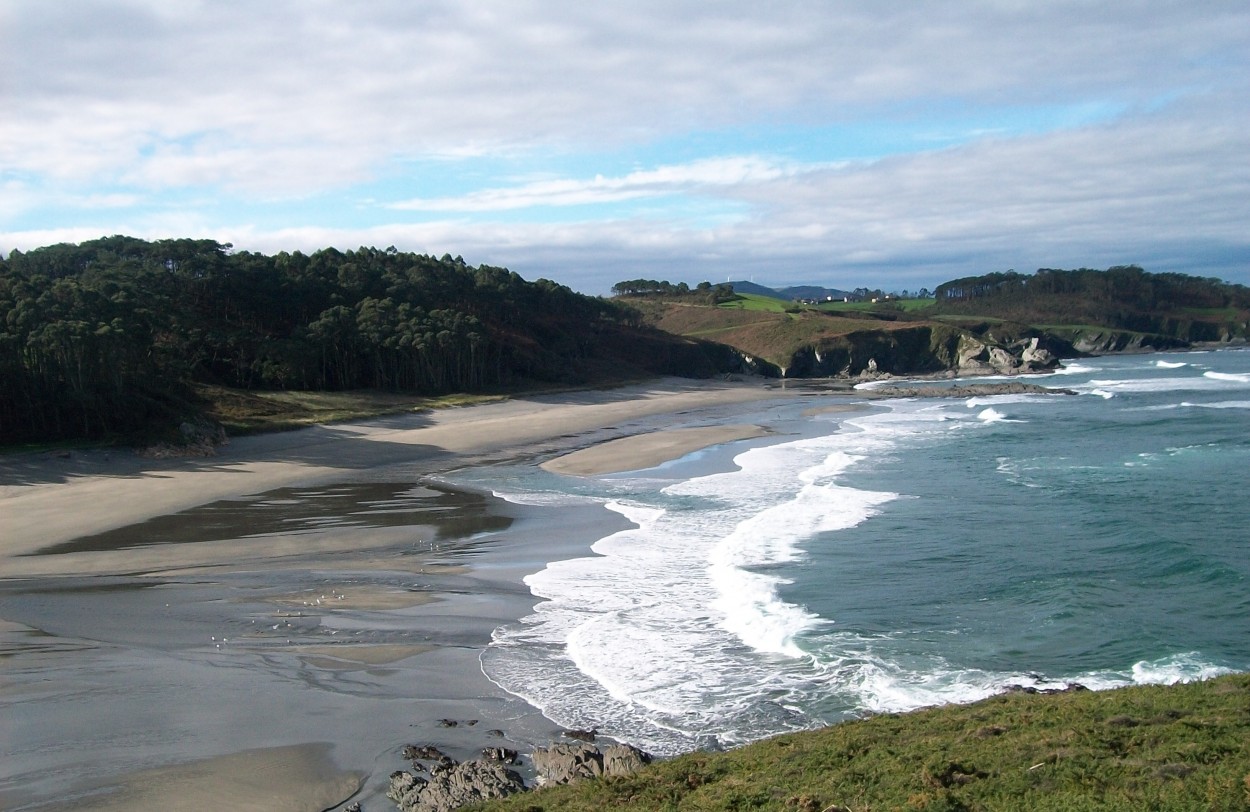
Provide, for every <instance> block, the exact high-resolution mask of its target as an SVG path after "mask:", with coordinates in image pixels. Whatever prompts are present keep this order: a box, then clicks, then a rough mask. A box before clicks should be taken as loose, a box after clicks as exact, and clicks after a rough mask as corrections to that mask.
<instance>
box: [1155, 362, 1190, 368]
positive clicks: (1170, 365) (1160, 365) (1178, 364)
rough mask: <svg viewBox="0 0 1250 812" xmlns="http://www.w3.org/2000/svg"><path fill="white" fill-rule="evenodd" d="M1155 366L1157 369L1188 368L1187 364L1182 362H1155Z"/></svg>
mask: <svg viewBox="0 0 1250 812" xmlns="http://www.w3.org/2000/svg"><path fill="white" fill-rule="evenodd" d="M1155 366H1157V367H1158V368H1159V369H1180V368H1181V367H1185V366H1189V364H1187V363H1185V362H1184V361H1155Z"/></svg>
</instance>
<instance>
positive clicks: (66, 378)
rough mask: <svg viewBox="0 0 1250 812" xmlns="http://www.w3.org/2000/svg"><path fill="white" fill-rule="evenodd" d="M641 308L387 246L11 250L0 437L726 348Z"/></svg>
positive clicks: (614, 368) (2, 287)
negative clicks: (666, 327) (248, 397)
mask: <svg viewBox="0 0 1250 812" xmlns="http://www.w3.org/2000/svg"><path fill="white" fill-rule="evenodd" d="M635 320H636V314H634V313H633V312H632V311H630V310H629V309H628V308H627V307H625V306H624V305H622V304H620V303H616V302H613V301H610V300H604V299H600V298H595V297H589V296H583V295H580V294H577V293H574V292H573V291H571V290H570V289H568V288H567V287H564V286H562V285H558V284H556V283H554V282H551V281H549V280H545V279H540V280H538V281H536V282H527V281H525V280H523V279H522V278H521V277H520V276H518V275H517V274H515V273H512V272H510V271H508V270H506V269H504V268H496V267H489V266H485V265H483V266H479V267H472V266H469V265H467V264H466V263H465V262H464V261H463V260H462V259H460V258H459V257H455V258H453V257H450V256H444V257H442V258H441V259H436V258H434V257H430V256H424V255H417V254H411V253H402V252H399V251H396V250H395V249H393V248H391V249H386V250H379V249H375V248H361V249H359V250H357V251H347V252H341V251H338V250H335V249H333V248H328V249H325V250H322V251H317V252H316V253H313V254H311V255H305V254H302V253H299V252H295V253H286V252H283V253H280V254H277V255H275V256H265V255H261V254H254V253H249V252H246V251H240V252H234V251H232V250H231V246H229V245H222V244H218V243H216V242H213V241H211V240H188V239H182V240H160V241H157V242H146V241H143V240H138V239H133V238H128V237H109V238H105V239H100V240H93V241H90V242H85V243H82V244H80V245H68V244H62V245H54V246H50V247H47V248H40V249H37V250H33V251H29V252H27V253H22V252H19V251H14V252H12V254H11V255H10V256H9V257H8V258H7V260H0V380H2V381H3V386H0V443H14V442H24V441H36V440H37V441H45V440H49V439H82V438H98V437H117V436H125V435H128V434H135V433H147V432H149V431H150V430H151V428H152V427H153V426H160V425H168V424H170V423H171V421H172V422H174V424H175V425H176V421H177V420H179V419H182V416H183V415H187V414H194V413H195V412H196V403H195V396H194V387H193V385H194V384H196V383H212V384H221V385H226V386H231V387H239V388H243V389H311V390H342V389H356V388H374V389H381V390H390V391H400V392H412V393H419V394H437V393H443V392H452V391H456V392H482V391H492V390H498V389H503V388H507V387H514V386H518V385H523V384H526V383H532V382H557V383H580V382H585V381H591V380H596V379H601V378H602V376H603V375H604V374H605V371H606V372H607V373H610V374H615V375H618V376H625V375H629V374H631V373H632V374H644V373H652V374H654V373H667V372H674V371H677V370H678V369H681V370H687V371H688V370H694V371H696V372H699V373H702V374H711V373H713V372H715V371H717V369H716V366H717V364H719V363H720V362H721V361H724V360H725V359H724V358H716V357H712V356H715V352H712V353H711V354H710V355H709V354H708V353H704V352H701V351H695V352H688V350H690V348H691V347H692V346H693V343H692V342H688V341H686V342H682V341H680V340H677V339H674V338H672V337H667V336H659V335H656V334H653V333H648V332H647V331H645V330H642V329H641V328H639V327H637V325H636V324H635V323H634V322H635ZM701 349H703V348H699V347H695V350H701ZM683 353H684V354H683Z"/></svg>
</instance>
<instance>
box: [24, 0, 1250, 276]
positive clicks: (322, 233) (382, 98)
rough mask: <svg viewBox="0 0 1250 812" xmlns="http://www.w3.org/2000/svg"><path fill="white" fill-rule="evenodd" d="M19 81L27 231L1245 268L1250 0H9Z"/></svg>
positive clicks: (651, 255)
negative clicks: (611, 0)
mask: <svg viewBox="0 0 1250 812" xmlns="http://www.w3.org/2000/svg"><path fill="white" fill-rule="evenodd" d="M618 6H619V7H618ZM0 99H2V100H3V102H4V105H3V107H4V114H3V116H2V117H0V251H8V250H11V249H13V248H19V249H23V250H26V249H30V248H34V247H37V246H40V245H46V244H50V243H54V242H60V241H80V240H85V239H91V238H94V237H99V236H104V235H108V234H117V233H121V234H131V235H134V236H139V237H145V238H149V239H158V238H162V237H184V236H189V237H205V238H210V239H216V240H219V241H222V242H230V243H233V244H234V245H235V246H236V248H237V249H240V250H252V251H260V252H264V253H273V252H277V251H282V250H303V251H313V250H316V249H318V248H322V247H326V246H330V245H333V246H336V247H339V248H344V249H346V248H353V247H357V246H360V245H376V246H378V247H385V246H389V245H394V246H396V247H398V248H400V249H402V250H408V251H417V252H422V253H431V254H436V255H442V254H443V253H451V254H453V255H454V254H459V255H462V256H463V257H464V258H465V259H466V260H467V261H469V262H470V263H474V264H477V263H490V264H496V265H504V266H507V267H509V268H512V269H513V270H515V271H517V272H518V273H520V274H521V275H522V276H524V277H526V278H529V279H534V278H538V277H546V278H550V279H554V280H556V281H559V282H562V283H564V284H567V285H569V286H571V287H573V288H574V289H577V290H581V291H584V292H587V293H605V292H607V291H608V290H609V289H610V287H611V285H612V284H613V283H614V282H615V281H619V280H620V279H625V278H636V277H639V276H645V277H652V278H661V279H670V280H672V281H687V282H690V283H692V284H693V283H695V282H698V281H702V280H704V279H709V280H713V281H721V280H724V279H731V278H733V279H737V278H752V279H754V280H755V281H757V282H760V283H763V284H773V285H778V286H783V285H790V284H824V285H829V286H832V287H858V286H861V285H866V286H869V287H882V288H886V289H895V290H897V289H903V288H910V289H913V290H914V289H917V288H920V287H926V286H927V287H934V286H936V285H937V284H938V283H940V282H942V281H945V280H946V279H950V278H953V277H956V276H964V275H968V274H973V273H984V272H988V271H995V270H1005V269H1007V268H1015V269H1016V270H1020V271H1031V270H1034V269H1036V268H1038V267H1080V266H1085V267H1106V266H1109V265H1113V264H1124V263H1137V264H1140V265H1142V266H1144V267H1146V268H1147V269H1148V270H1152V271H1161V272H1163V271H1179V272H1183V273H1195V274H1199V275H1203V276H1218V277H1222V278H1225V279H1229V280H1231V281H1238V282H1242V283H1250V6H1247V5H1246V4H1245V3H1244V2H1240V0H1237V2H1231V1H1230V2H1187V3H1184V4H1180V3H1175V2H1171V0H1168V1H1167V2H1165V1H1164V0H1138V1H1136V2H1119V3H1115V4H1108V3H1105V2H1069V1H1067V0H1055V1H1054V2H1047V3H1023V2H1016V1H1015V0H1013V1H1012V2H1006V1H1003V2H962V3H950V2H937V1H936V0H934V1H931V2H925V1H923V0H921V1H919V2H908V3H893V4H882V3H867V2H863V3H849V2H817V1H816V0H802V1H801V2H800V1H799V0H793V1H792V2H786V1H785V0H782V1H781V2H770V3H745V2H722V3H708V2H685V1H684V0H677V1H674V0H668V1H667V2H651V0H638V1H637V2H633V3H631V4H628V7H626V6H625V4H586V3H573V2H560V1H557V0H548V1H546V2H539V1H538V0H534V1H533V2H525V1H524V0H511V1H510V2H467V1H466V2H410V1H407V0H362V2H352V3H345V2H337V1H335V0H268V2H265V3H253V2H242V0H212V1H211V2H209V1H208V0H203V1H201V0H57V1H56V2H48V1H47V0H8V2H5V3H4V4H2V5H0Z"/></svg>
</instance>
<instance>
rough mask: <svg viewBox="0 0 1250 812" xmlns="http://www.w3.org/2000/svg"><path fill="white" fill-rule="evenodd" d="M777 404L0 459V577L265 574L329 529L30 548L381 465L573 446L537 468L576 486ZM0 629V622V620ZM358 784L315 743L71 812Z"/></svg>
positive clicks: (370, 605) (332, 537)
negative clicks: (707, 419) (160, 455)
mask: <svg viewBox="0 0 1250 812" xmlns="http://www.w3.org/2000/svg"><path fill="white" fill-rule="evenodd" d="M789 394H792V393H787V392H784V391H782V390H780V389H773V388H771V387H769V386H767V385H765V384H764V383H763V382H759V381H755V382H747V383H729V382H691V381H686V380H677V379H672V380H664V381H660V382H657V383H655V384H652V385H649V386H635V387H629V388H624V389H619V390H612V391H594V392H577V393H570V394H564V395H553V396H544V397H534V398H518V399H514V400H510V401H507V402H503V403H495V404H487V405H482V406H472V407H465V408H459V409H450V410H446V411H438V412H432V413H425V414H418V415H407V416H402V417H395V418H386V419H380V420H371V421H366V422H361V423H355V424H337V425H333V426H322V427H315V428H311V429H306V430H301V431H297V432H289V433H284V434H273V435H265V436H259V437H249V438H243V439H240V440H236V441H234V442H232V443H230V444H229V445H227V446H225V447H223V448H222V449H221V451H220V454H219V455H218V456H217V457H214V458H209V459H184V460H177V459H174V460H169V459H165V460H150V459H143V458H140V457H138V456H136V455H133V454H127V453H122V452H112V453H111V454H105V453H104V452H99V451H93V452H74V453H73V454H72V455H70V456H69V457H68V458H65V457H57V456H47V455H24V456H17V457H7V458H0V573H2V576H0V577H2V578H3V579H4V580H5V581H8V582H10V583H11V584H20V583H22V581H20V580H18V579H32V580H31V581H30V583H32V584H34V583H37V579H39V578H63V577H65V576H88V577H94V576H117V575H125V576H127V577H133V576H140V577H143V576H161V577H164V578H169V577H171V576H172V575H174V574H175V573H197V572H200V573H208V572H213V571H218V572H226V571H234V572H265V571H267V570H269V569H270V568H272V569H274V570H275V571H276V570H277V569H278V568H280V567H282V566H284V564H283V563H282V562H283V561H285V560H287V559H290V558H293V557H296V556H301V555H303V556H307V555H309V554H310V552H312V553H319V554H330V555H338V554H340V552H342V553H346V552H347V550H346V547H345V543H344V540H343V536H342V534H336V533H326V534H324V535H320V536H319V535H318V534H317V533H316V532H313V533H301V534H291V535H289V536H284V535H282V534H272V535H266V536H265V538H264V544H256V543H252V542H250V541H248V542H244V541H242V540H240V539H229V540H221V541H212V540H209V541H202V542H199V543H194V544H162V545H157V546H151V547H138V548H130V549H102V550H98V551H78V552H66V553H61V554H40V551H41V550H46V549H47V548H49V547H52V546H54V545H58V544H64V543H66V542H70V541H71V540H75V539H80V538H82V537H84V536H89V535H92V534H98V533H101V532H103V531H107V530H111V529H115V528H120V527H128V526H131V525H134V524H135V523H138V522H142V521H145V520H149V519H152V518H154V517H161V516H165V515H167V514H171V513H175V512H178V511H183V510H187V509H190V508H194V507H196V506H200V505H205V504H208V503H212V502H215V501H217V500H222V499H232V498H237V497H241V496H244V495H248V494H258V493H263V492H267V491H271V490H273V489H275V488H280V487H286V486H301V487H302V486H311V485H316V484H319V483H334V482H343V481H348V480H350V479H351V478H352V477H353V476H356V477H359V476H361V475H363V474H364V473H366V472H368V471H370V470H373V469H375V468H378V467H380V466H405V468H404V470H405V471H406V472H408V473H410V474H417V475H420V474H429V473H437V472H440V471H448V470H453V469H455V468H461V467H465V466H468V465H473V464H479V463H483V462H492V461H498V460H505V459H523V458H527V457H534V458H543V457H551V456H553V455H559V454H562V453H567V452H569V451H570V450H573V449H578V448H580V447H585V446H597V447H595V448H590V449H587V450H585V451H582V452H578V453H576V454H570V455H569V456H566V457H564V458H563V459H562V460H559V461H556V462H553V463H551V465H550V467H551V468H552V469H553V470H558V471H566V472H570V473H577V474H581V475H586V474H593V473H602V472H607V471H614V470H631V469H636V468H643V467H649V466H654V465H657V464H659V463H661V462H663V461H665V460H668V459H672V458H676V457H679V456H682V455H684V454H686V453H689V452H690V451H693V450H697V449H699V448H703V447H706V446H709V445H714V444H719V443H724V442H727V441H730V440H734V439H743V438H747V437H756V436H760V435H761V434H762V433H763V430H762V429H760V428H758V427H756V426H741V425H739V426H724V427H705V428H696V429H686V430H674V431H669V432H656V431H654V429H655V427H656V425H657V424H658V423H657V421H659V420H661V419H663V416H666V415H677V414H684V413H688V412H697V411H698V410H700V409H705V408H711V407H723V406H728V405H732V404H737V403H749V402H753V401H762V400H768V399H775V398H779V397H786V396H787V395H789ZM685 419H689V418H685ZM634 435H638V436H634ZM397 532H398V533H399V534H400V535H402V533H403V532H407V533H409V534H410V535H411V528H408V529H407V530H402V531H396V530H395V529H393V528H386V527H379V528H362V529H360V530H359V531H354V532H353V533H352V534H351V536H350V547H351V552H352V553H353V560H354V566H355V568H357V569H365V568H367V567H368V566H369V561H370V558H369V557H370V555H371V554H372V553H371V550H374V549H382V548H385V547H386V546H387V545H394V544H395V541H396V537H397ZM340 548H343V549H342V550H341V549H340ZM420 563H421V562H420V561H418V560H414V561H413V564H414V565H417V564H420ZM394 565H395V561H394V560H393V559H388V560H387V562H386V566H388V567H393V566H394ZM442 577H445V578H446V577H455V574H454V568H447V569H446V573H444V575H443V576H442ZM311 595H312V593H311V592H299V593H295V594H292V593H290V592H288V593H285V594H280V595H278V596H276V597H274V598H272V599H271V601H272V602H271V605H273V606H274V608H275V610H276V611H277V612H279V613H281V612H286V611H290V610H298V609H299V608H300V607H302V606H303V605H304V604H303V602H304V601H305V600H310V599H312V600H314V601H315V600H316V599H317V598H320V597H321V595H322V592H318V593H317V595H316V598H311ZM339 595H343V596H344V597H342V598H340V597H338V596H339ZM327 600H328V601H329V602H330V603H332V604H337V606H334V607H331V611H333V610H335V609H337V610H339V611H346V610H348V609H354V610H400V611H403V610H404V609H405V608H406V607H407V608H409V609H410V610H415V609H418V608H419V605H420V604H423V603H424V602H426V601H427V600H428V597H426V596H424V595H420V594H415V593H412V592H402V591H395V590H390V591H387V590H374V591H368V590H365V589H362V588H360V587H359V586H358V585H352V586H350V587H349V585H344V586H343V587H342V588H341V589H339V588H338V587H335V586H331V587H330V591H329V597H328V599H327ZM165 605H166V606H168V605H169V604H165ZM5 622H6V621H5V620H4V619H3V618H0V624H3V623H5ZM483 622H487V621H483ZM9 626H12V628H9V629H8V631H9V632H10V633H12V634H17V633H19V631H20V628H19V627H18V626H13V624H9ZM6 628H7V627H6ZM21 628H24V627H21ZM15 629H18V631H14V630H15ZM152 633H158V632H156V631H153V632H152ZM293 653H295V654H298V655H302V657H303V658H305V659H306V660H308V661H313V663H312V664H314V665H319V666H320V667H322V668H325V669H330V670H335V671H341V670H344V669H346V670H349V671H350V670H352V669H355V668H360V667H370V666H373V665H380V664H391V663H395V662H399V661H407V662H414V661H424V660H425V659H426V658H428V657H431V656H434V655H432V654H431V653H430V652H428V651H427V649H426V648H425V647H423V646H386V645H379V646H375V647H370V646H366V645H361V646H318V647H313V646H309V647H307V648H305V649H303V650H302V651H298V652H293ZM418 655H423V656H418ZM408 658H414V659H413V660H409V659H408ZM27 667H28V668H29V667H38V666H27ZM19 746H20V745H19ZM360 781H361V775H360V774H359V773H357V772H354V771H346V770H341V769H338V768H337V767H335V765H334V764H333V763H332V761H331V759H330V755H329V751H328V749H327V748H326V747H325V746H323V745H320V744H317V743H311V742H304V743H293V744H292V745H291V746H284V747H273V748H262V749H253V750H249V751H247V752H241V753H236V754H233V755H224V756H219V757H213V758H208V759H205V760H200V761H196V762H193V763H187V764H182V765H173V766H169V767H165V768H161V769H159V770H155V771H145V772H139V773H134V774H132V775H130V776H129V777H127V778H124V780H121V781H120V784H121V786H122V789H121V790H120V791H119V792H117V793H116V794H109V795H108V796H107V797H102V798H96V799H93V800H94V801H95V804H94V805H92V806H90V807H87V806H83V805H82V804H77V806H79V808H99V809H114V808H117V809H121V808H126V809H203V808H217V807H223V806H224V807H229V808H231V809H239V810H262V809H264V810H275V809H324V808H329V807H332V806H334V805H336V804H338V803H341V802H342V801H343V800H345V799H346V798H347V797H349V796H351V795H352V794H353V792H355V791H356V788H357V786H358V785H359V784H360ZM3 795H4V792H3V788H0V806H3V805H5V804H4V798H3Z"/></svg>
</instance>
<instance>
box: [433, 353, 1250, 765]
mask: <svg viewBox="0 0 1250 812" xmlns="http://www.w3.org/2000/svg"><path fill="white" fill-rule="evenodd" d="M987 380H992V379H985V378H980V379H977V381H987ZM1030 380H1031V381H1032V382H1036V383H1040V384H1044V385H1047V386H1051V387H1056V388H1058V387H1064V388H1068V389H1072V390H1075V391H1076V392H1077V394H1076V395H1011V396H999V397H988V398H974V399H899V400H886V401H880V400H874V401H866V402H864V403H863V405H862V409H861V410H860V411H855V412H852V413H847V412H844V411H832V410H829V409H828V408H827V407H829V406H831V405H834V404H837V403H844V402H845V399H844V398H833V397H829V396H823V397H822V396H813V397H798V398H787V399H783V400H778V401H775V402H766V403H763V404H758V405H756V406H752V407H747V411H748V413H746V414H743V413H742V412H741V411H739V412H737V413H735V414H734V415H733V416H732V417H731V418H730V417H727V418H726V420H727V421H728V420H730V419H731V420H732V422H735V423H742V422H754V423H758V424H760V425H762V426H765V427H767V428H768V429H770V430H771V431H772V432H773V433H772V434H771V435H770V436H768V437H765V438H760V439H756V440H750V441H744V442H737V443H729V444H725V445H722V446H718V447H715V448H712V449H707V450H704V451H701V452H698V453H696V454H692V455H689V456H687V457H684V458H682V459H680V460H676V461H673V462H670V463H667V464H665V465H663V466H660V467H657V468H653V469H649V470H644V471H633V472H628V473H625V474H617V475H610V476H601V477H588V478H579V477H565V476H559V475H556V474H552V473H549V472H546V471H543V470H542V469H539V468H537V467H535V466H533V465H532V464H515V465H503V466H492V467H486V468H478V469H473V470H469V471H462V472H458V473H457V474H455V475H453V476H451V477H449V478H448V481H449V482H450V483H451V484H454V485H462V486H466V487H471V488H475V489H486V490H489V491H491V492H493V493H495V494H496V495H498V496H500V497H501V498H503V499H506V500H508V501H510V502H514V503H518V504H523V505H532V506H537V507H540V508H542V509H543V510H544V511H548V512H550V516H551V519H550V520H551V521H552V522H556V523H558V522H559V516H560V514H559V511H561V510H565V509H568V508H570V507H574V506H576V507H579V508H580V509H582V510H584V509H585V506H586V505H598V506H600V507H601V509H602V510H604V511H610V512H611V513H612V514H619V517H624V518H625V519H627V520H628V523H629V526H628V528H627V529H625V530H620V531H618V532H613V533H611V534H608V535H604V536H603V537H602V538H599V539H598V540H597V541H595V542H594V544H593V547H592V549H591V550H590V551H588V552H587V554H586V555H582V556H578V557H572V558H568V559H564V560H556V561H550V562H547V563H546V564H545V566H544V567H542V568H541V569H539V570H538V571H536V572H533V573H532V574H530V575H529V576H528V577H526V578H525V584H526V585H527V586H528V588H529V590H530V592H531V593H532V595H533V600H534V608H533V611H532V613H530V614H528V615H526V616H525V617H523V618H522V619H520V620H519V621H518V622H511V623H506V624H504V625H502V626H501V627H499V628H498V629H497V630H496V631H495V633H494V635H493V640H492V642H491V644H490V645H489V647H488V648H487V649H486V650H485V651H484V652H483V654H482V656H481V666H482V670H483V672H484V673H485V675H486V676H487V677H488V678H489V679H490V680H491V681H493V682H494V683H496V684H497V685H498V686H500V687H501V688H503V689H504V690H506V691H507V692H509V693H511V694H514V695H516V696H518V697H521V698H523V699H524V700H526V701H527V702H529V703H530V704H532V705H534V706H536V707H537V708H539V709H540V710H541V711H542V712H543V714H544V715H546V716H547V717H548V718H549V719H550V720H552V721H553V722H555V723H557V724H559V725H562V726H564V727H568V728H581V729H588V728H596V729H597V730H598V731H599V732H600V733H601V734H604V735H609V736H612V737H614V738H618V739H621V740H624V741H628V742H631V743H633V744H636V745H638V746H640V747H642V748H644V749H646V750H649V751H651V752H654V753H656V754H660V755H665V754H674V753H678V752H683V751H688V750H691V749H695V748H718V747H729V746H734V745H738V744H742V743H745V742H749V741H752V740H754V739H758V738H762V737H765V736H769V735H773V734H777V733H781V732H785V731H792V730H799V729H805V728H810V727H815V726H819V725H825V724H829V723H832V722H836V721H839V720H843V719H847V718H853V717H857V716H862V715H864V714H869V713H880V712H895V711H906V710H911V709H915V708H919V707H923V706H929V705H935V704H941V703H948V702H967V701H972V700H976V699H980V698H983V697H986V696H989V695H992V694H994V693H997V692H1001V691H1003V690H1004V689H1007V688H1009V687H1010V686H1025V687H1036V688H1055V687H1063V686H1066V685H1068V684H1069V683H1074V682H1075V683H1080V684H1082V685H1084V686H1086V687H1089V688H1093V689H1105V688H1111V687H1116V686H1122V685H1129V684H1135V683H1170V682H1175V681H1179V680H1192V679H1201V678H1206V677H1211V676H1215V675H1218V674H1222V673H1226V672H1231V671H1246V670H1250V507H1248V506H1247V501H1246V493H1245V485H1246V473H1247V471H1250V351H1248V350H1246V349H1228V350H1215V351H1209V352H1191V353H1168V354H1154V355H1122V356H1108V357H1102V358H1093V359H1080V360H1075V361H1071V362H1069V363H1068V364H1067V366H1066V368H1065V369H1063V370H1062V371H1061V372H1060V373H1057V374H1054V375H1049V376H1036V377H1031V378H1030ZM885 385H886V386H888V384H885ZM674 427H675V426H674ZM619 517H617V518H619ZM611 524H612V525H614V526H619V524H618V523H617V522H613V523H611ZM534 541H535V542H541V540H540V539H536V540H534Z"/></svg>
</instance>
